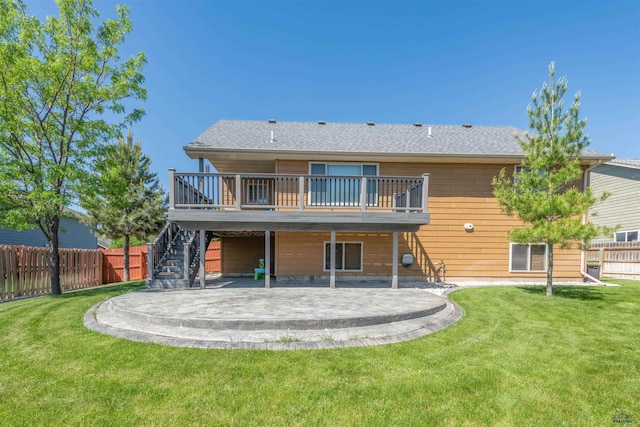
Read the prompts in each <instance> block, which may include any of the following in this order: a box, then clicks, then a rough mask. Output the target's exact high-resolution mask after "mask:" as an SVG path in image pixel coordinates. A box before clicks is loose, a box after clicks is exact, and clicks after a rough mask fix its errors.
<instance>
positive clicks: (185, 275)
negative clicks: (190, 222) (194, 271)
mask: <svg viewBox="0 0 640 427" xmlns="http://www.w3.org/2000/svg"><path fill="white" fill-rule="evenodd" d="M187 241H188V239H187ZM182 256H183V258H182V260H183V262H182V265H183V267H184V268H183V269H182V270H183V275H182V277H183V278H184V280H189V245H187V244H186V242H185V245H184V248H183V252H182Z"/></svg>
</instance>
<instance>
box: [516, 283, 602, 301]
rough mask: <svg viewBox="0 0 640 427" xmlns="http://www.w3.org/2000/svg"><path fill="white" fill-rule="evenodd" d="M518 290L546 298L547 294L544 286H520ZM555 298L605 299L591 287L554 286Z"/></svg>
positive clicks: (597, 290)
mask: <svg viewBox="0 0 640 427" xmlns="http://www.w3.org/2000/svg"><path fill="white" fill-rule="evenodd" d="M518 289H520V290H522V291H525V292H528V293H530V294H534V295H543V296H544V295H545V293H546V289H545V287H544V286H519V287H518ZM553 297H557V298H567V299H577V300H582V301H596V300H602V299H603V298H604V297H603V294H602V292H601V291H600V290H599V289H598V288H596V287H590V286H554V287H553Z"/></svg>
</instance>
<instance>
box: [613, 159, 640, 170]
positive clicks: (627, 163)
mask: <svg viewBox="0 0 640 427" xmlns="http://www.w3.org/2000/svg"><path fill="white" fill-rule="evenodd" d="M607 164H609V165H615V166H624V167H628V168H634V169H640V159H615V160H612V161H610V162H608V163H607Z"/></svg>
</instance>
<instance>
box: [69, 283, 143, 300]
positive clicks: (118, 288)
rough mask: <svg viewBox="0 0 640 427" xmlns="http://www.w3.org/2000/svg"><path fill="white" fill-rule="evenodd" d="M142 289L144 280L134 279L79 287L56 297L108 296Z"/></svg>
mask: <svg viewBox="0 0 640 427" xmlns="http://www.w3.org/2000/svg"><path fill="white" fill-rule="evenodd" d="M140 289H144V281H135V282H127V283H118V284H116V285H104V286H97V287H95V288H88V289H79V290H74V291H66V292H63V293H62V295H58V296H56V298H77V297H94V296H103V297H110V296H114V295H120V294H126V293H128V292H133V291H138V290H140Z"/></svg>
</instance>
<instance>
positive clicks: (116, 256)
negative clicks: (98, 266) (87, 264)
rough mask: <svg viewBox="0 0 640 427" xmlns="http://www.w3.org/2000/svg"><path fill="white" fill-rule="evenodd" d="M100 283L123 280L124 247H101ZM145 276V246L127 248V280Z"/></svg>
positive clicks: (141, 278)
mask: <svg viewBox="0 0 640 427" xmlns="http://www.w3.org/2000/svg"><path fill="white" fill-rule="evenodd" d="M101 252H102V283H117V282H122V281H123V280H124V248H117V249H102V250H101ZM146 278H147V247H146V245H145V246H132V247H130V248H129V280H143V279H146Z"/></svg>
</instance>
